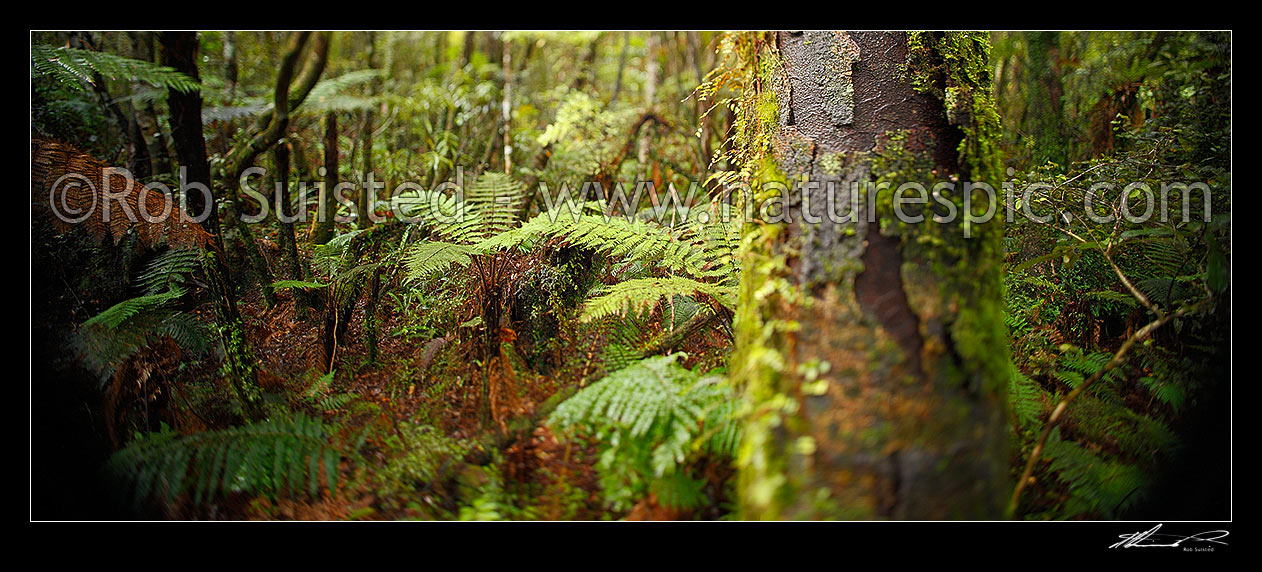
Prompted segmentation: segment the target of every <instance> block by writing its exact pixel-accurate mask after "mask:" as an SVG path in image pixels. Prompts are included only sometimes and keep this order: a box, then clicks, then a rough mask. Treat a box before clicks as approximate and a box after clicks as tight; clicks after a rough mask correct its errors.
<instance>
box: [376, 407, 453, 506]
mask: <svg viewBox="0 0 1262 572" xmlns="http://www.w3.org/2000/svg"><path fill="white" fill-rule="evenodd" d="M384 440H385V444H386V448H387V454H389V455H390V460H389V461H387V462H386V464H385V466H384V467H382V468H380V469H378V470H377V471H376V472H375V473H374V477H373V478H374V480H375V483H376V487H375V488H376V490H377V491H378V494H380V495H381V496H384V497H393V496H397V495H401V494H405V493H409V492H411V491H414V490H416V489H418V488H422V487H426V486H429V485H431V484H432V481H433V479H434V477H435V476H437V474H438V470H439V469H440V468H441V467H442V465H443V463H444V462H445V461H448V460H450V459H459V458H460V457H461V456H463V455H464V454H465V452H466V451H467V450H468V445H467V444H465V443H464V442H463V441H459V440H454V439H450V438H448V437H447V436H446V435H444V434H443V432H442V431H439V430H438V429H437V428H435V427H433V426H430V425H414V424H409V423H400V424H399V432H398V433H393V432H391V433H388V434H386V435H385V436H384Z"/></svg>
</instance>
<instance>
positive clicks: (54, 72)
mask: <svg viewBox="0 0 1262 572" xmlns="http://www.w3.org/2000/svg"><path fill="white" fill-rule="evenodd" d="M98 73H99V74H101V77H104V78H105V79H111V80H112V79H125V80H130V81H134V82H141V83H147V84H149V85H152V86H154V87H164V88H169V89H174V90H176V91H182V92H185V93H188V92H193V91H197V90H199V89H200V88H201V84H199V83H198V82H197V80H194V79H193V78H191V77H189V76H187V75H185V74H183V73H180V72H178V71H175V69H173V68H169V67H166V66H161V65H158V64H155V63H153V62H147V61H143V60H133V59H131V58H124V57H121V56H116V55H114V54H109V53H105V52H94V51H91V50H80V49H77V48H69V47H65V46H50V45H45V44H36V45H33V46H31V77H40V76H46V77H51V78H53V79H54V80H56V81H58V82H60V83H62V84H65V85H67V86H71V87H75V88H78V89H81V90H82V89H85V88H84V84H88V85H91V84H92V83H93V76H95V75H96V74H98Z"/></svg>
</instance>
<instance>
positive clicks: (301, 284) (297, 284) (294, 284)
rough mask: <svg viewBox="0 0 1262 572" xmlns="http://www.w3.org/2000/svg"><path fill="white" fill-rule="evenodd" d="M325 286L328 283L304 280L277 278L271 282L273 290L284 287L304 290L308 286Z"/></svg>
mask: <svg viewBox="0 0 1262 572" xmlns="http://www.w3.org/2000/svg"><path fill="white" fill-rule="evenodd" d="M327 286H328V284H321V283H319V282H308V281H306V280H277V281H275V282H272V289H273V290H284V289H286V288H302V289H304V290H305V289H309V288H325V287H327Z"/></svg>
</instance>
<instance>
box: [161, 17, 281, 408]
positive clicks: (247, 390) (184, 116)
mask: <svg viewBox="0 0 1262 572" xmlns="http://www.w3.org/2000/svg"><path fill="white" fill-rule="evenodd" d="M159 42H160V43H161V59H162V64H163V65H166V66H170V67H172V68H175V69H176V70H177V71H180V72H183V73H184V74H187V75H188V76H189V77H191V78H193V79H195V80H196V79H198V73H197V44H198V42H197V33H196V32H162V33H161V34H160V35H159ZM167 107H168V108H170V113H171V136H172V139H173V142H174V144H175V151H176V155H177V157H178V158H179V162H180V165H181V166H183V167H184V168H185V169H186V173H187V182H188V184H189V185H192V184H194V183H198V184H201V185H204V186H205V188H206V189H213V187H212V186H211V185H212V183H211V176H210V165H209V163H208V162H207V160H206V140H205V138H204V137H203V136H202V96H201V92H197V91H194V92H189V93H184V92H180V91H176V90H174V89H172V90H169V91H168V92H167ZM205 198H206V197H205V196H204V195H203V194H202V193H201V192H198V191H195V190H192V189H189V190H187V191H186V195H185V201H186V205H187V206H186V209H187V210H188V212H189V214H190V216H194V217H196V216H198V215H199V214H200V213H202V212H206V211H208V212H209V216H207V217H206V218H205V220H203V221H202V222H201V226H202V228H203V229H204V230H205V231H206V232H207V233H209V234H210V235H211V237H212V240H211V241H209V243H208V246H207V248H206V250H205V252H204V253H203V257H202V260H203V267H204V268H205V270H206V282H207V284H208V285H209V288H210V290H211V295H212V297H213V299H214V301H215V311H216V314H217V315H218V318H219V320H218V321H219V323H218V330H219V336H220V339H221V340H222V341H223V346H224V354H225V359H226V360H227V362H228V370H229V372H230V377H231V378H232V384H233V388H234V389H235V390H236V393H237V396H238V397H239V398H240V399H241V401H242V403H243V404H244V407H245V408H246V411H248V412H250V414H251V415H254V416H257V415H258V414H259V413H260V411H261V408H260V395H261V394H260V392H259V387H258V379H257V372H256V363H255V360H254V353H253V351H252V350H251V348H250V343H249V340H248V339H247V338H246V333H245V324H244V323H243V322H242V321H241V314H240V313H239V312H238V311H237V303H236V287H235V286H234V285H233V283H232V275H231V274H230V273H229V272H228V267H227V265H226V264H225V262H224V256H223V254H224V248H223V237H222V235H221V234H220V232H219V229H220V226H219V212H218V208H217V206H216V204H215V201H214V200H213V198H214V194H213V191H212V194H211V199H212V200H211V201H210V203H209V204H207V203H206V202H205Z"/></svg>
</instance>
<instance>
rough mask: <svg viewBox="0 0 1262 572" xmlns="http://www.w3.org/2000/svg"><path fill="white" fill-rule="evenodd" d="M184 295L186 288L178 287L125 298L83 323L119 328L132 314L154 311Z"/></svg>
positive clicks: (85, 324)
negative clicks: (157, 292) (159, 292)
mask: <svg viewBox="0 0 1262 572" xmlns="http://www.w3.org/2000/svg"><path fill="white" fill-rule="evenodd" d="M183 295H184V290H183V289H182V288H176V289H174V290H169V291H167V292H163V293H161V294H151V295H148V296H137V297H135V298H128V299H127V300H123V301H122V302H119V303H117V304H114V305H113V306H110V307H109V308H107V309H106V310H105V311H103V312H101V313H100V314H97V315H95V316H92V317H91V318H89V319H88V321H86V322H84V323H83V325H84V326H85V327H98V326H99V327H103V328H106V329H110V330H113V329H116V328H118V327H119V326H120V325H122V324H123V323H124V322H126V321H127V320H128V319H130V318H131V317H132V316H135V315H137V314H139V313H141V312H152V311H154V310H156V309H158V308H161V307H162V306H164V305H166V303H167V302H170V301H171V300H176V299H179V297H180V296H183Z"/></svg>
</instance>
